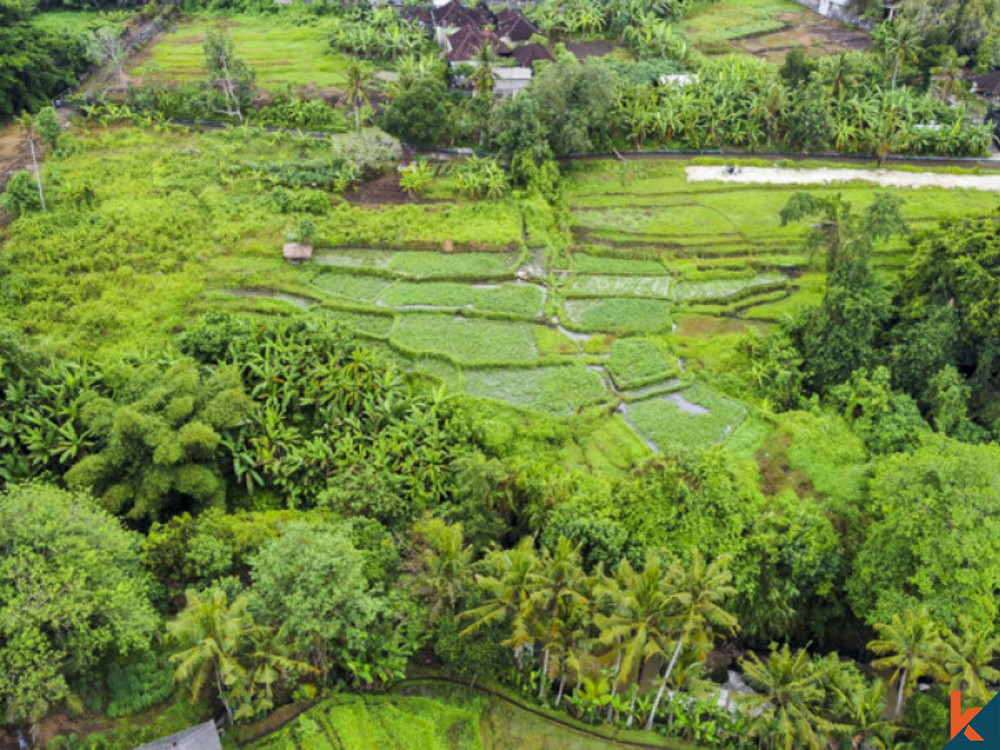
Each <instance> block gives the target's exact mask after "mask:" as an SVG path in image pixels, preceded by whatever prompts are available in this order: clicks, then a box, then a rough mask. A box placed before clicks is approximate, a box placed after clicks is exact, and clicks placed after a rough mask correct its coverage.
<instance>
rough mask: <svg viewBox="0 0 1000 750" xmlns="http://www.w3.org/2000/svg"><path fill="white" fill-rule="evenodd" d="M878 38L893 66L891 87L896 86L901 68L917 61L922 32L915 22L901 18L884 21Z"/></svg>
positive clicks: (878, 32)
mask: <svg viewBox="0 0 1000 750" xmlns="http://www.w3.org/2000/svg"><path fill="white" fill-rule="evenodd" d="M877 38H878V41H879V42H880V43H881V46H882V54H883V55H885V58H886V60H887V61H888V63H889V64H890V65H891V66H892V84H891V88H896V81H897V80H898V79H899V70H900V68H901V67H902V66H903V65H905V64H906V63H908V62H916V61H917V53H918V52H919V50H920V41H921V40H920V34H919V33H918V32H917V28H916V27H915V26H914V25H913V24H911V23H909V22H907V21H904V20H903V19H899V20H897V21H895V22H886V23H883V24H882V25H881V26H880V27H879V29H878V30H877Z"/></svg>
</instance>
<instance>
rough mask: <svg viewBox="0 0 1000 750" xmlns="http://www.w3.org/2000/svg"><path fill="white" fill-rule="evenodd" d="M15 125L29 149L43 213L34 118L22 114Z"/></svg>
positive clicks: (42, 193) (43, 205) (36, 131)
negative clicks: (19, 129) (17, 126)
mask: <svg viewBox="0 0 1000 750" xmlns="http://www.w3.org/2000/svg"><path fill="white" fill-rule="evenodd" d="M17 124H18V125H19V126H20V128H21V132H23V133H24V137H25V139H26V140H27V141H28V148H29V149H31V168H32V170H33V171H34V173H35V183H36V184H37V185H38V201H39V203H40V204H41V206H42V210H43V211H44V210H45V193H44V192H43V191H42V173H41V171H40V170H39V169H38V155H37V154H36V153H35V136H36V135H38V128H37V126H36V125H35V118H34V117H32V116H31V115H30V114H28V113H27V112H22V113H21V116H20V117H18V118H17Z"/></svg>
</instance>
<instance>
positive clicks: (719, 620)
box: [646, 547, 738, 730]
mask: <svg viewBox="0 0 1000 750" xmlns="http://www.w3.org/2000/svg"><path fill="white" fill-rule="evenodd" d="M732 580H733V575H732V573H731V572H730V571H729V558H728V557H720V558H719V559H718V560H714V561H712V562H710V563H707V564H706V563H705V559H704V558H703V557H702V555H701V552H700V551H699V550H698V548H697V547H695V548H694V549H693V550H691V563H690V564H689V565H684V564H682V563H681V562H680V561H677V562H675V563H674V564H673V565H672V566H671V567H670V570H669V571H668V572H667V585H668V586H669V588H670V596H669V602H670V606H671V607H672V608H673V609H674V613H673V614H672V615H671V618H670V627H671V630H672V631H673V633H674V637H675V638H676V641H677V645H676V646H674V652H673V655H672V656H671V657H670V663H669V664H668V665H667V671H666V672H665V673H664V675H663V682H662V683H661V685H660V689H659V690H658V691H657V693H656V699H655V700H654V701H653V708H652V709H651V710H650V712H649V718H648V719H647V720H646V729H647V730H651V729H652V728H653V721H654V720H655V719H656V710H657V709H658V708H659V706H660V701H661V700H662V699H663V694H664V692H666V689H667V684H668V682H669V681H670V673H671V672H673V671H674V666H675V665H676V664H677V659H678V657H680V655H681V650H682V649H683V648H684V646H685V645H686V644H689V645H691V646H693V647H694V650H695V653H696V654H697V655H698V656H699V657H700V658H704V656H705V654H706V653H707V652H708V651H709V649H710V648H711V644H712V638H713V635H714V633H715V630H716V629H718V630H720V631H723V632H726V633H734V632H735V631H736V628H737V627H738V623H737V621H736V618H735V617H733V615H731V614H730V613H729V612H727V611H726V610H725V609H723V607H722V603H723V602H724V601H725V600H726V598H727V597H729V596H732V595H733V594H735V593H736V589H735V588H733V587H732V586H730V585H729V584H730V581H732Z"/></svg>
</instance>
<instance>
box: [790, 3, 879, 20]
mask: <svg viewBox="0 0 1000 750" xmlns="http://www.w3.org/2000/svg"><path fill="white" fill-rule="evenodd" d="M795 2H797V3H798V4H799V5H804V6H806V7H807V8H809V9H810V10H814V11H816V12H817V13H819V14H820V15H821V16H826V17H827V18H832V19H833V20H834V21H840V22H841V23H847V24H850V25H852V26H864V25H865V24H864V23H863V22H862V20H861V17H860V16H859V15H858V14H857V13H855V11H854V0H795Z"/></svg>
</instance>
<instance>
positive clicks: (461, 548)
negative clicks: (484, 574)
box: [413, 518, 474, 622]
mask: <svg viewBox="0 0 1000 750" xmlns="http://www.w3.org/2000/svg"><path fill="white" fill-rule="evenodd" d="M413 536H414V537H415V538H417V539H418V540H421V541H423V542H424V544H423V546H422V548H421V549H420V551H419V553H418V555H417V572H416V579H417V584H418V591H419V593H420V594H421V595H422V596H424V597H425V598H427V599H429V600H430V602H431V611H430V616H429V620H430V622H434V621H435V620H437V618H438V617H439V616H440V615H441V612H443V611H444V609H445V607H447V608H448V609H450V610H451V611H454V609H455V605H456V604H457V603H458V599H459V597H460V596H461V594H462V591H463V589H464V588H465V586H466V584H467V583H468V581H469V578H470V575H471V574H470V571H469V566H470V564H471V563H472V557H473V555H474V550H473V549H472V545H466V544H464V541H465V539H464V536H463V534H462V524H460V523H456V524H454V525H453V526H449V525H448V524H446V523H445V522H444V521H442V520H441V519H440V518H425V519H424V520H423V521H421V522H420V523H418V524H417V525H416V526H414V527H413Z"/></svg>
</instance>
